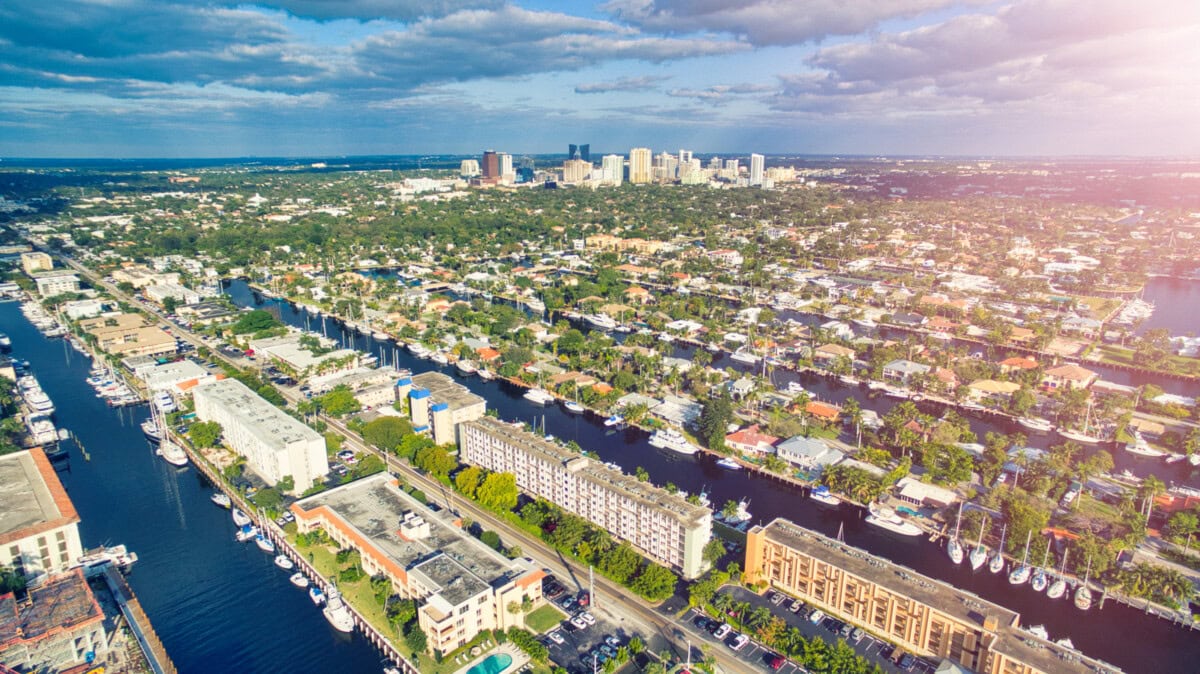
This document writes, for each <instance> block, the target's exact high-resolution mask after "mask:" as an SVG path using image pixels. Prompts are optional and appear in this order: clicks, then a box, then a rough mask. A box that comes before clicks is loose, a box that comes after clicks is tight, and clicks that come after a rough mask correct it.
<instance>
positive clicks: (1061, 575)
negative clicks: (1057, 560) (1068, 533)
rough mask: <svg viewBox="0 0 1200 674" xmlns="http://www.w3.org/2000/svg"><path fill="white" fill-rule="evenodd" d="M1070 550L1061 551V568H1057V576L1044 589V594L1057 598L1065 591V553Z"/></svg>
mask: <svg viewBox="0 0 1200 674" xmlns="http://www.w3.org/2000/svg"><path fill="white" fill-rule="evenodd" d="M1070 552H1071V550H1070V549H1069V548H1068V549H1067V550H1065V551H1064V552H1063V561H1062V568H1060V569H1059V570H1058V578H1055V579H1054V582H1053V583H1050V588H1049V589H1048V590H1046V596H1047V597H1050V598H1051V599H1058V598H1059V597H1061V596H1063V594H1064V593H1066V591H1067V555H1068V554H1069V553H1070Z"/></svg>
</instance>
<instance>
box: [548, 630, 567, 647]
mask: <svg viewBox="0 0 1200 674" xmlns="http://www.w3.org/2000/svg"><path fill="white" fill-rule="evenodd" d="M546 636H547V637H548V638H549V639H550V641H553V642H554V643H556V644H561V643H562V642H563V641H565V640H564V639H563V638H562V635H561V634H559V633H558V630H555V631H553V632H551V633H549V634H547V635H546Z"/></svg>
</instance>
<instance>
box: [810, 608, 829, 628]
mask: <svg viewBox="0 0 1200 674" xmlns="http://www.w3.org/2000/svg"><path fill="white" fill-rule="evenodd" d="M824 619H825V614H824V613H823V612H822V611H821V609H817V610H815V611H813V612H812V614H811V615H809V616H808V622H810V623H812V624H814V625H820V624H821V621H822V620H824Z"/></svg>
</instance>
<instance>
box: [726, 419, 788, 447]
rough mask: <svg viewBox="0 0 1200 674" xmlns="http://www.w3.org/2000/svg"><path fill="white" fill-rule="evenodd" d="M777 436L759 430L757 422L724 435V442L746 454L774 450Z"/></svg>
mask: <svg viewBox="0 0 1200 674" xmlns="http://www.w3.org/2000/svg"><path fill="white" fill-rule="evenodd" d="M778 443H779V438H777V437H775V436H774V435H768V434H766V433H763V432H761V431H759V429H758V424H754V425H753V426H749V427H747V428H743V429H740V430H738V431H735V432H733V433H730V434H729V435H726V436H725V444H726V445H727V446H728V447H730V448H732V449H736V450H737V451H739V452H743V453H746V454H762V453H770V452H774V451H775V445H776V444H778Z"/></svg>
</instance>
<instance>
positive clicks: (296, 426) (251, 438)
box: [193, 379, 329, 493]
mask: <svg viewBox="0 0 1200 674" xmlns="http://www.w3.org/2000/svg"><path fill="white" fill-rule="evenodd" d="M193 399H194V401H195V403H196V416H198V417H200V420H201V421H215V422H217V423H218V424H221V429H222V432H223V435H224V438H225V444H227V445H228V446H229V447H230V448H232V449H233V451H235V452H237V453H238V454H240V455H242V456H244V457H246V461H247V463H248V464H249V466H250V468H251V469H252V470H254V472H255V473H257V474H258V475H259V476H260V477H262V479H263V480H265V481H266V482H267V483H268V484H272V485H273V484H275V483H277V482H279V480H281V479H283V477H284V476H285V475H291V476H292V478H293V479H294V480H295V482H296V486H295V491H296V492H297V493H300V492H303V491H304V490H306V489H308V488H309V487H311V486H312V485H313V483H315V482H317V481H318V480H320V479H322V478H323V477H324V476H325V474H326V473H328V472H329V460H328V459H327V458H326V457H325V438H323V437H321V434H319V433H317V432H316V431H314V430H313V429H311V428H309V427H308V426H305V425H304V424H302V423H300V422H299V421H296V420H295V419H293V418H292V417H290V416H288V415H287V414H285V413H284V412H283V410H281V409H279V408H278V407H275V406H274V405H272V404H271V403H269V402H267V401H266V400H265V399H264V398H263V397H262V396H260V395H258V394H257V393H255V392H254V391H251V390H250V389H249V388H248V387H247V386H246V385H245V384H243V383H241V382H240V381H237V380H236V379H222V380H220V381H215V382H212V383H210V384H204V385H203V386H197V387H195V389H194V393H193Z"/></svg>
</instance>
